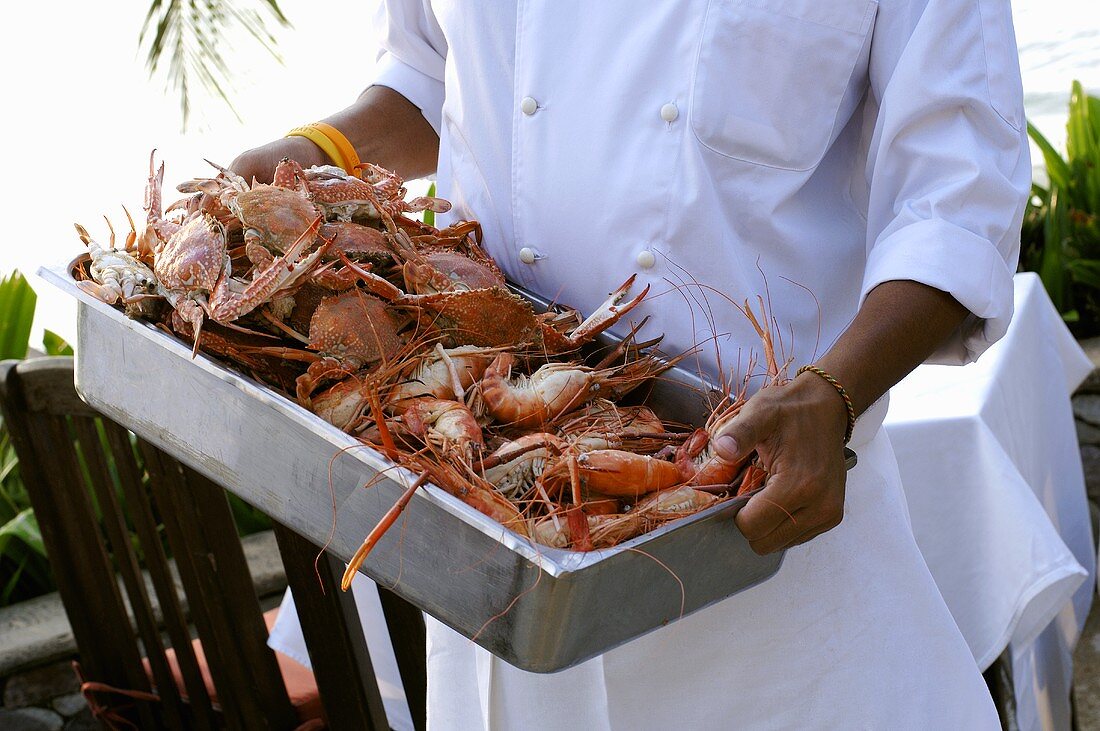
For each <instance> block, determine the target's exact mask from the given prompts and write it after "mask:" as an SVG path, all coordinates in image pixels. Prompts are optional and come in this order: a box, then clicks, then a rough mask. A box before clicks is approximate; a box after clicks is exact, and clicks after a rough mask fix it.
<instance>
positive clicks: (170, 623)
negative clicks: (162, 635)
mask: <svg viewBox="0 0 1100 731" xmlns="http://www.w3.org/2000/svg"><path fill="white" fill-rule="evenodd" d="M104 426H105V427H106V429H107V439H108V441H109V442H110V443H111V446H112V448H113V449H114V451H115V452H116V453H120V452H122V451H123V449H129V443H130V441H129V436H128V434H127V433H126V431H125V430H124V429H122V427H120V426H118V425H117V424H114V423H113V422H105V423H104ZM138 449H139V451H140V453H141V455H142V461H143V462H144V464H145V468H146V470H148V472H149V476H150V482H151V483H153V484H156V482H157V480H158V479H160V473H161V471H162V470H163V469H164V468H163V466H162V455H161V452H160V450H158V449H157V448H156V447H154V446H153V445H151V444H149V443H148V442H144V441H142V440H138ZM131 455H132V452H131ZM119 470H120V472H119V476H120V478H121V482H122V489H123V495H124V496H125V497H126V505H127V507H128V508H129V511H130V518H131V520H132V521H133V523H134V530H135V532H136V533H137V535H138V539H139V540H140V541H141V545H142V547H143V549H144V551H145V565H146V568H148V570H149V577H150V579H151V580H152V582H153V589H154V590H155V591H156V593H157V601H158V602H159V603H160V611H161V616H162V617H163V619H164V628H165V631H166V632H167V634H168V638H169V640H171V642H172V648H173V650H174V652H175V655H176V662H177V663H178V665H179V668H180V675H181V676H182V678H183V683H184V688H185V689H186V691H187V698H188V705H189V707H190V711H191V723H192V726H193V727H194V728H198V729H214V728H216V727H217V726H218V721H217V719H216V716H215V713H214V708H213V705H212V703H211V701H210V696H209V694H208V693H207V692H206V682H205V681H204V680H203V677H202V671H201V670H200V669H199V663H198V659H197V658H196V657H195V653H194V650H193V649H192V647H191V633H190V630H189V629H188V624H187V617H186V616H185V614H184V611H183V607H182V605H181V603H180V600H179V595H178V594H177V593H176V583H175V580H174V579H173V577H172V573H171V571H170V569H169V568H168V557H167V556H166V555H165V553H164V546H163V544H162V543H161V538H160V533H159V532H158V530H157V522H156V519H155V518H154V517H153V507H152V504H151V503H150V501H149V497H148V495H146V493H145V490H144V489H142V486H141V485H142V483H141V474H140V472H139V471H138V468H137V465H136V463H134V462H133V461H121V462H120V463H119Z"/></svg>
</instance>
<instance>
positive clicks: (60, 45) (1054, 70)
mask: <svg viewBox="0 0 1100 731" xmlns="http://www.w3.org/2000/svg"><path fill="white" fill-rule="evenodd" d="M1013 4H1014V12H1013V14H1014V17H1015V24H1016V34H1017V41H1018V45H1019V49H1020V62H1021V67H1022V69H1023V79H1024V91H1025V105H1026V107H1027V112H1028V115H1029V118H1030V119H1031V121H1032V122H1033V123H1034V124H1035V126H1036V127H1038V128H1039V129H1040V130H1041V131H1042V133H1043V134H1044V135H1045V136H1046V137H1047V138H1048V139H1049V140H1050V141H1051V143H1052V144H1053V145H1055V146H1056V147H1059V148H1064V144H1065V122H1066V105H1067V101H1068V98H1069V89H1070V83H1071V81H1072V80H1073V79H1079V80H1080V81H1081V82H1082V83H1083V84H1084V87H1085V89H1086V90H1088V91H1091V92H1092V93H1094V94H1095V93H1097V92H1098V91H1100V12H1098V11H1097V7H1096V0H1016V1H1015V2H1014V3H1013ZM151 5H152V6H153V7H154V8H157V9H156V10H155V13H154V22H153V28H152V30H150V33H154V32H155V24H156V20H157V19H158V18H159V17H160V15H159V14H160V13H163V12H164V8H165V6H163V5H161V4H160V3H159V2H154V0H116V1H115V2H112V3H109V4H104V3H85V2H75V1H74V0H69V1H67V2H50V3H42V4H38V3H18V4H11V5H10V6H9V7H8V8H6V11H5V16H6V17H5V23H4V24H3V25H2V27H0V68H3V69H4V71H3V76H2V78H0V84H2V87H0V91H2V95H0V98H2V100H3V102H2V103H3V106H4V108H5V109H6V110H7V111H6V112H3V113H0V140H3V148H4V151H3V159H4V167H5V174H3V175H0V201H2V202H0V211H2V212H3V214H4V216H3V220H4V223H5V226H6V229H7V230H6V232H5V233H6V235H5V236H4V243H3V244H2V245H0V274H4V273H7V272H10V271H11V270H12V269H16V268H18V269H20V270H21V271H23V272H24V273H25V274H27V275H28V277H29V278H30V279H31V283H32V285H33V286H34V288H35V290H36V291H37V292H38V298H39V299H38V308H37V312H36V316H35V328H34V330H35V332H34V334H33V335H32V337H31V342H32V343H38V342H40V341H41V335H40V333H41V330H42V328H43V327H48V328H49V329H51V330H54V331H56V332H58V333H59V334H61V335H62V336H64V337H66V338H67V339H70V340H72V339H74V337H75V307H74V303H73V301H72V299H71V298H69V297H68V296H66V295H61V294H60V293H55V292H53V291H51V290H52V288H50V287H48V286H46V285H45V284H44V283H42V282H41V281H39V280H37V279H35V278H34V277H33V276H31V275H33V272H34V271H35V270H36V269H37V268H38V267H39V266H40V265H42V264H46V263H48V264H60V263H63V262H67V261H68V260H69V259H71V258H72V257H73V256H75V255H76V254H78V253H79V252H80V251H81V250H82V248H83V247H82V246H81V244H80V241H79V239H77V237H76V235H75V234H74V232H73V228H72V223H73V222H74V221H79V222H81V223H83V224H84V225H85V226H87V227H88V228H89V229H90V230H91V231H92V233H93V234H94V235H99V234H102V235H103V236H104V238H105V237H106V225H105V224H104V223H103V219H102V216H103V215H104V214H108V215H109V216H110V217H111V219H112V221H113V222H114V223H115V224H116V227H119V228H122V229H123V230H125V228H126V226H125V223H124V221H125V218H124V216H123V213H122V209H121V207H120V204H126V206H127V207H128V208H129V209H130V211H131V212H132V213H134V214H135V216H136V215H138V214H139V213H140V211H141V202H142V192H143V186H144V180H145V174H146V169H147V165H148V158H149V151H150V150H151V149H153V148H154V147H155V148H157V150H158V156H159V157H160V159H163V160H164V162H165V164H166V169H167V173H166V181H165V182H166V184H168V185H166V187H168V186H174V184H175V183H177V182H179V181H180V180H183V179H186V178H189V177H193V176H197V175H206V174H208V173H209V172H210V170H209V168H208V167H207V166H206V165H205V163H203V162H202V158H204V157H205V158H208V159H210V160H213V161H215V162H219V163H221V164H227V163H228V162H229V161H230V160H232V159H233V158H234V157H235V156H236V155H237V153H238V152H240V151H242V150H244V149H246V148H248V147H251V146H254V145H256V144H259V143H262V142H265V141H267V140H269V139H273V138H275V137H278V136H281V135H282V134H283V133H284V132H286V130H288V129H290V128H292V127H294V126H296V125H299V124H304V123H306V122H310V121H313V120H315V119H318V118H320V117H323V116H325V115H327V114H329V113H331V112H332V111H335V110H336V109H339V108H341V107H343V106H346V105H347V104H348V103H350V102H351V101H352V100H354V98H355V97H356V96H357V95H358V93H359V92H360V91H361V90H362V88H363V87H364V86H366V84H367V83H368V82H369V80H370V79H371V77H372V72H373V67H374V63H375V56H376V53H377V36H376V32H375V29H374V12H375V10H374V7H375V3H370V2H357V3H347V2H340V3H337V2H332V1H331V0H314V1H313V2H306V0H281V1H280V2H279V8H280V9H281V10H282V12H283V13H284V14H285V16H286V19H287V20H288V21H289V26H284V25H283V24H281V23H280V21H279V19H278V18H277V17H276V16H275V15H274V14H273V13H271V12H269V9H268V7H267V6H266V5H265V4H264V3H263V2H261V1H257V2H241V1H238V2H237V3H231V4H226V3H223V4H222V6H223V7H239V8H255V9H256V10H257V12H258V13H259V16H260V17H261V18H262V19H263V21H264V22H263V27H264V28H265V29H266V31H267V32H269V33H270V34H271V45H272V46H273V47H274V48H275V50H276V52H277V53H278V54H279V56H280V57H281V62H280V60H278V59H276V58H275V57H274V56H273V55H272V54H271V53H270V52H269V51H268V50H265V48H264V46H263V45H262V44H261V42H259V41H258V40H257V38H256V37H255V36H253V35H252V34H251V33H250V32H249V30H248V28H247V25H246V24H244V23H239V22H231V23H230V27H229V29H228V30H227V31H226V33H225V35H224V36H223V37H221V38H220V39H219V40H218V45H219V47H220V48H221V49H222V54H223V56H224V58H225V61H226V65H227V67H228V69H229V71H230V74H229V77H228V81H227V82H226V83H225V84H224V86H223V91H224V95H225V97H227V98H228V99H229V100H230V101H231V103H232V109H231V108H230V107H229V106H228V105H227V104H226V102H225V100H224V99H222V98H221V97H220V96H219V94H217V93H216V92H213V91H211V90H209V89H208V88H206V87H205V86H204V85H203V84H202V83H201V81H200V79H199V78H197V77H195V76H194V75H193V74H192V75H191V77H190V78H189V79H188V87H189V91H188V96H189V99H190V115H189V118H188V121H187V128H186V131H184V129H183V117H182V114H181V103H180V98H181V93H180V90H179V89H178V88H173V87H171V85H170V83H169V62H170V57H171V52H172V49H171V48H170V47H169V48H167V49H166V50H165V55H164V58H163V60H162V64H161V68H160V69H158V71H157V72H156V73H155V74H154V75H153V77H152V78H150V72H149V69H148V68H147V65H146V57H147V53H148V49H149V41H150V38H151V36H147V37H146V42H145V44H144V45H142V46H141V47H139V43H138V39H139V36H140V35H141V30H142V27H143V23H144V21H145V18H146V15H147V14H148V13H149V12H150V6H151ZM231 20H232V19H231ZM1033 159H1034V161H1035V162H1036V163H1037V164H1038V163H1039V162H1040V161H1041V159H1042V158H1041V156H1040V155H1039V154H1038V153H1037V152H1034V151H1033ZM169 200H171V198H169Z"/></svg>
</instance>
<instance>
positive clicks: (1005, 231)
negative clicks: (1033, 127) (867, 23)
mask: <svg viewBox="0 0 1100 731" xmlns="http://www.w3.org/2000/svg"><path fill="white" fill-rule="evenodd" d="M870 75H871V79H870V81H871V92H872V94H873V97H872V99H871V100H870V101H871V105H872V107H873V106H876V105H877V116H876V117H875V121H874V131H873V136H872V139H871V142H870V146H869V153H868V158H867V165H866V171H865V172H866V177H867V183H868V185H869V197H868V214H867V218H868V221H867V225H868V232H867V233H868V237H867V240H868V247H869V250H868V254H867V256H868V258H867V267H866V274H865V276H864V281H863V289H862V296H863V297H866V295H867V293H868V292H870V291H871V290H872V289H873V288H874V287H876V286H877V285H879V284H881V283H882V282H886V281H890V280H913V281H917V282H920V283H922V284H927V285H929V286H931V287H935V288H936V289H939V290H942V291H944V292H947V293H949V294H951V295H952V296H953V297H954V298H955V299H956V300H958V301H959V302H960V303H961V304H962V305H963V306H964V307H966V309H967V310H969V312H970V314H969V316H968V317H967V318H966V320H965V322H964V323H963V325H962V327H961V328H960V329H959V330H958V331H957V332H956V333H955V334H954V335H953V337H952V338H951V340H950V341H949V342H948V343H946V344H945V345H944V347H942V348H941V349H940V350H939V351H938V352H937V353H936V354H935V355H934V356H933V358H932V360H934V361H936V362H941V363H951V362H954V363H959V362H968V361H971V360H973V359H975V358H977V357H978V355H980V354H981V353H982V352H983V351H984V350H985V349H986V348H987V347H988V346H989V345H990V344H992V343H993V342H995V341H996V340H997V339H998V338H1000V337H1001V336H1002V335H1004V333H1005V330H1006V329H1007V327H1008V322H1009V320H1010V319H1011V317H1012V275H1013V272H1014V270H1015V267H1016V261H1017V259H1018V257H1019V248H1020V224H1021V221H1022V219H1023V212H1024V206H1025V203H1026V201H1027V196H1028V193H1029V190H1030V185H1031V163H1030V159H1029V153H1028V145H1027V136H1026V133H1025V131H1024V115H1023V99H1022V91H1021V83H1020V71H1019V62H1018V59H1017V55H1016V42H1015V38H1014V36H1013V32H1012V19H1011V11H1010V8H1009V3H1008V0H969V1H968V2H959V1H958V0H928V1H927V2H924V0H913V1H911V2H907V1H905V0H900V1H895V0H882V2H881V4H880V8H879V13H878V17H877V19H876V23H875V31H874V36H873V38H872V43H871V59H870Z"/></svg>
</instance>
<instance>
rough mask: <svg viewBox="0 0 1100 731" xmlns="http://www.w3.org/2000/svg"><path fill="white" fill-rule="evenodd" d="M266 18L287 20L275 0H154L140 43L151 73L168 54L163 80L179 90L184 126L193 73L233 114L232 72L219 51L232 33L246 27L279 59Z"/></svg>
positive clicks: (279, 23)
mask: <svg viewBox="0 0 1100 731" xmlns="http://www.w3.org/2000/svg"><path fill="white" fill-rule="evenodd" d="M248 5H255V6H259V7H260V8H261V9H263V10H264V11H265V14H261V13H260V12H258V11H257V10H255V9H254V8H251V7H246V6H248ZM269 18H273V19H274V20H275V22H276V23H277V24H278V25H281V26H284V27H287V26H289V25H290V21H288V20H287V17H286V15H284V14H283V11H282V9H281V8H280V7H279V4H278V2H277V0H252V2H250V3H248V2H245V3H242V2H241V1H240V0H222V1H221V2H211V0H168V1H167V2H166V1H165V0H152V2H151V3H150V5H149V11H148V13H146V15H145V22H144V24H143V25H142V28H141V35H140V37H139V40H138V43H139V46H141V47H144V48H146V49H147V50H146V66H147V68H148V70H149V75H150V76H154V75H155V74H156V73H157V71H158V70H159V69H160V66H161V63H162V62H163V61H164V60H165V59H167V61H168V69H167V73H166V83H167V86H168V87H169V88H171V89H174V90H175V91H176V92H177V93H178V94H179V96H180V111H181V114H182V116H183V126H184V128H186V127H187V121H188V119H189V117H190V115H191V91H192V88H193V85H192V79H198V81H199V82H200V83H201V84H202V85H203V86H204V87H205V88H206V90H207V91H208V92H209V93H211V94H213V95H214V96H216V97H218V98H219V99H221V100H222V101H223V102H225V104H226V105H227V106H228V107H229V109H230V110H231V111H232V112H233V114H234V115H237V110H236V109H235V108H234V107H233V102H232V100H231V99H230V91H231V90H230V83H229V82H230V80H231V79H232V77H233V74H232V72H231V69H230V66H229V63H228V62H227V61H226V58H225V56H224V55H223V54H222V50H223V49H226V48H229V46H227V44H226V39H232V38H233V37H234V35H235V33H236V32H237V31H240V30H243V31H245V32H246V33H247V34H248V35H250V36H252V38H253V39H254V40H255V41H256V43H257V44H258V45H259V46H260V48H261V49H263V50H264V51H266V52H267V53H269V54H270V55H271V56H272V57H273V58H275V60H276V61H279V62H280V63H281V62H282V59H281V58H280V56H279V54H278V52H277V50H276V48H275V37H274V35H272V33H271V32H270V31H269V30H268V28H267V21H268V19H269ZM237 117H238V119H239V118H240V116H239V115H237Z"/></svg>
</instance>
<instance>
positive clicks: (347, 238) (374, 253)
mask: <svg viewBox="0 0 1100 731" xmlns="http://www.w3.org/2000/svg"><path fill="white" fill-rule="evenodd" d="M321 236H323V237H324V238H326V239H333V241H332V245H331V246H330V247H329V250H328V253H327V254H326V255H325V259H326V261H329V260H332V259H335V258H337V253H342V254H344V256H346V257H348V258H349V259H352V260H354V261H367V262H370V263H371V264H374V265H376V266H385V265H387V264H392V263H393V260H394V257H393V249H392V248H391V247H390V244H389V243H388V241H387V240H386V234H385V233H384V232H383V231H380V230H378V229H376V228H371V227H370V226H364V225H362V224H360V223H352V222H351V221H332V222H331V223H326V224H325V225H323V226H321Z"/></svg>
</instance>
